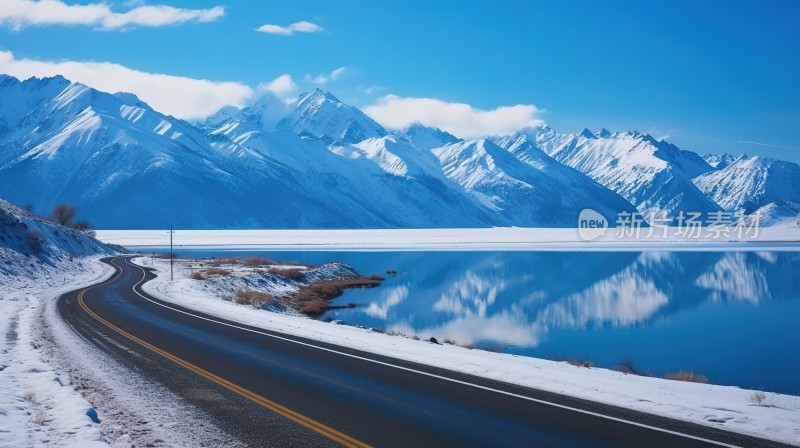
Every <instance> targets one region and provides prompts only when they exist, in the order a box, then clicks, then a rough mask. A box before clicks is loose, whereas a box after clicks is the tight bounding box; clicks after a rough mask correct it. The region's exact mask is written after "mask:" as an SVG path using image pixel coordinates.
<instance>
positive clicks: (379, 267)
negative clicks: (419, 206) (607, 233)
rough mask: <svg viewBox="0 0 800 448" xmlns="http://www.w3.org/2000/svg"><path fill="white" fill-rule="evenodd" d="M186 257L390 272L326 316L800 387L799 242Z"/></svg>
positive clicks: (599, 361) (602, 361)
mask: <svg viewBox="0 0 800 448" xmlns="http://www.w3.org/2000/svg"><path fill="white" fill-rule="evenodd" d="M179 254H180V255H181V256H194V257H224V256H247V255H253V254H259V255H264V256H266V257H268V258H272V259H279V260H294V261H299V262H303V263H322V262H326V261H340V262H344V263H347V264H350V265H351V266H353V267H355V268H356V269H357V270H358V271H359V272H361V273H362V274H371V273H378V274H381V275H385V276H386V281H385V282H384V283H383V285H382V286H381V287H378V288H376V289H365V290H352V291H348V292H346V293H345V294H344V295H343V296H342V297H340V298H339V299H337V300H336V302H335V304H341V305H346V304H348V303H355V304H357V305H358V306H357V307H355V308H350V309H338V310H333V311H330V312H328V313H327V314H325V315H324V316H323V317H322V318H323V319H325V318H328V317H330V318H333V319H338V320H342V321H346V322H350V323H354V324H361V325H364V326H367V327H378V328H383V329H385V330H394V331H399V332H402V333H404V334H407V335H418V336H419V337H421V338H425V339H427V338H429V337H431V336H433V337H436V338H437V339H438V340H439V341H440V342H441V341H442V340H443V339H445V338H448V339H451V340H453V341H455V342H457V343H459V344H472V345H474V346H476V347H484V348H488V349H493V350H502V351H504V352H508V353H514V354H519V355H528V356H536V357H541V358H548V359H564V358H575V359H588V360H590V361H592V362H593V363H594V364H595V365H597V366H601V367H614V366H615V365H617V364H618V363H620V362H623V361H630V362H631V363H632V364H633V366H634V368H635V369H637V371H640V372H649V373H651V374H654V375H664V374H665V373H668V372H674V371H692V372H695V373H699V374H703V375H706V376H707V377H708V378H709V379H710V381H711V382H713V383H717V384H728V385H738V386H742V387H747V388H756V389H763V390H767V391H775V392H783V393H792V394H800V348H798V341H800V251H799V252H792V251H779V252H653V251H647V252H555V251H541V252H486V251H481V252H460V251H436V252H414V251H411V252H324V251H319V252H314V251H291V252H276V251H229V250H225V251H223V250H200V249H197V250H193V249H192V250H180V251H179ZM387 269H392V270H395V271H397V274H396V275H394V276H388V275H386V274H385V271H386V270H387Z"/></svg>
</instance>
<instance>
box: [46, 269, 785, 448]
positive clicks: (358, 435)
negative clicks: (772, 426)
mask: <svg viewBox="0 0 800 448" xmlns="http://www.w3.org/2000/svg"><path fill="white" fill-rule="evenodd" d="M104 261H105V262H106V263H109V264H112V265H113V266H114V267H115V269H116V273H115V274H114V276H112V277H111V278H110V279H109V280H107V281H105V282H103V283H100V284H97V285H95V286H92V287H89V288H85V289H82V290H78V291H73V292H71V293H68V294H65V295H64V296H62V297H61V299H60V300H59V303H58V309H59V312H60V314H61V316H62V317H63V318H64V319H65V320H66V321H67V322H68V323H69V324H70V325H71V326H72V327H73V328H74V329H75V331H77V332H78V333H80V334H81V335H83V336H84V337H86V338H87V339H88V340H90V341H92V342H93V343H95V344H96V345H98V346H99V347H100V348H102V349H104V350H105V351H107V352H108V353H109V354H111V355H112V356H114V357H115V358H117V359H119V360H120V361H121V362H122V363H123V364H125V365H127V366H128V367H130V368H131V369H132V370H134V371H136V372H138V373H140V374H142V375H146V376H148V377H150V378H152V379H155V380H157V381H159V382H161V383H163V384H164V385H166V386H167V387H168V388H169V389H171V390H172V391H173V392H175V393H176V394H177V395H179V396H181V397H183V398H184V399H185V400H187V401H188V402H190V403H192V404H194V405H196V406H198V407H199V408H200V409H202V410H203V411H204V412H206V413H207V414H208V415H209V416H210V417H211V418H212V419H214V420H215V422H216V423H217V424H218V425H219V426H220V427H222V428H223V429H225V430H227V431H228V432H229V433H230V434H232V435H233V436H234V437H237V438H238V439H240V440H241V441H242V442H244V443H246V444H248V445H251V446H337V445H345V446H369V445H372V446H402V447H411V446H413V447H423V446H459V447H463V446H492V447H498V446H515V447H518V446H570V447H572V446H648V447H690V446H747V447H757V446H780V445H779V444H775V443H773V442H769V441H764V440H760V439H754V438H751V437H747V436H742V435H737V434H733V433H729V432H725V431H722V430H719V429H715V428H710V427H704V426H699V425H693V424H689V423H684V422H679V421H675V420H670V419H665V418H661V417H655V416H651V415H648V414H642V413H638V412H633V411H629V410H625V409H621V408H615V407H610V406H605V405H601V404H596V403H592V402H587V401H583V400H578V399H574V398H569V397H564V396H560V395H556V394H552V393H547V392H542V391H538V390H533V389H527V388H522V387H517V386H513V385H508V384H505V383H500V382H495V381H490V380H485V379H482V378H477V377H472V376H469V375H463V374H458V373H454V372H450V371H446V370H441V369H436V368H431V367H427V366H422V365H418V364H413V363H408V362H403V361H398V360H394V359H391V358H386V357H381V356H376V355H372V354H369V353H364V352H359V351H355V350H351V349H347V348H344V347H338V346H333V345H329V344H323V343H319V342H316V341H312V340H308V339H303V338H298V337H294V336H288V335H283V334H280V333H275V332H270V331H265V330H260V329H256V328H253V327H248V326H245V325H240V324H236V323H234V322H230V321H226V320H224V319H220V318H217V317H213V316H208V315H203V314H201V313H198V312H195V311H191V310H188V309H184V308H181V307H177V306H175V305H171V304H168V303H165V302H161V301H159V300H157V299H154V298H152V297H150V296H148V295H147V294H145V293H144V292H143V291H142V290H141V284H142V283H143V282H145V281H147V280H149V279H152V278H153V277H154V275H153V274H152V273H151V272H149V270H147V269H144V268H141V267H139V266H136V265H134V264H132V263H130V258H126V257H115V258H107V259H105V260H104Z"/></svg>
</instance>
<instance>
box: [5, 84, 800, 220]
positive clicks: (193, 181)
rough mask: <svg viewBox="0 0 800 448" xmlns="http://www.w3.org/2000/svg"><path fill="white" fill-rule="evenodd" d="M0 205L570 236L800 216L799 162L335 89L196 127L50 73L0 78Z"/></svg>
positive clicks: (92, 216) (107, 216)
mask: <svg viewBox="0 0 800 448" xmlns="http://www.w3.org/2000/svg"><path fill="white" fill-rule="evenodd" d="M0 196H2V197H4V198H5V199H7V200H9V201H12V202H15V203H18V204H32V205H34V206H35V207H36V209H37V210H38V211H41V212H45V211H46V210H50V208H52V207H53V206H54V205H55V204H57V203H69V204H74V205H75V206H77V207H78V209H79V210H80V214H81V216H82V217H83V218H84V219H88V220H90V221H92V222H93V223H94V224H95V226H97V227H98V228H106V229H148V228H166V227H169V226H175V227H178V228H425V227H491V226H520V227H574V226H575V225H576V223H577V216H578V214H579V213H580V211H581V210H582V209H584V208H591V209H594V210H596V211H598V212H600V213H601V214H603V215H604V216H606V217H607V218H609V219H610V220H611V221H612V224H613V221H614V219H615V218H616V215H617V213H619V212H623V211H625V212H634V211H637V210H638V211H639V212H642V213H649V212H666V213H668V214H669V215H670V216H676V215H677V214H678V213H679V212H681V211H685V212H701V213H710V212H719V211H733V210H738V209H745V210H746V211H747V212H748V213H752V212H759V213H763V214H764V215H765V217H766V218H767V220H768V222H766V223H767V224H777V223H780V222H785V221H786V220H796V217H797V215H798V213H799V212H800V167H798V165H796V164H794V163H790V162H784V161H779V160H774V159H769V158H763V157H754V158H748V157H746V156H742V157H734V156H730V155H727V154H721V155H715V156H707V157H705V158H703V157H700V156H699V155H697V154H696V153H694V152H691V151H686V150H682V149H680V148H678V147H676V146H675V145H672V144H670V143H668V142H666V141H663V140H657V139H655V138H653V137H652V136H650V135H648V134H641V133H639V132H614V133H612V132H609V131H607V130H605V129H603V130H601V131H599V132H591V131H589V130H588V129H584V130H583V131H582V132H579V133H577V134H560V133H558V132H556V131H555V130H553V129H551V128H550V127H548V126H546V125H544V126H540V127H535V128H524V129H519V130H517V131H514V132H512V133H510V134H507V135H500V136H487V137H484V138H478V139H462V138H459V137H458V136H454V135H452V134H449V133H447V132H444V131H442V130H439V129H435V128H431V127H427V126H423V125H421V124H414V125H411V126H409V127H407V128H406V129H401V130H388V129H385V128H384V127H383V126H381V125H380V124H378V123H377V122H375V121H374V120H372V119H371V118H370V117H368V116H367V115H366V114H364V113H363V112H362V111H361V110H359V109H358V108H357V107H354V106H351V105H347V104H344V103H342V102H341V101H340V100H339V99H337V98H336V97H335V96H334V95H332V94H331V93H330V92H324V91H322V90H319V89H317V90H313V91H310V92H306V93H304V94H302V95H300V96H299V97H298V98H297V99H296V100H295V101H293V102H291V103H288V104H287V103H284V102H282V101H280V100H278V99H277V98H276V97H274V96H272V95H270V94H265V95H263V96H261V97H259V98H258V99H256V100H255V101H254V102H252V103H251V104H250V105H248V106H246V107H244V108H241V109H240V108H236V107H232V106H226V107H224V108H222V109H221V110H220V111H218V112H217V113H216V114H214V115H212V116H211V117H209V118H207V119H206V120H204V121H202V122H196V123H189V122H186V121H182V120H179V119H176V118H174V117H171V116H168V115H165V114H162V113H160V112H158V111H156V110H154V109H153V108H151V107H150V106H148V105H147V104H146V103H144V102H143V101H141V100H139V99H138V98H137V97H136V96H134V95H132V94H129V93H115V94H111V93H105V92H101V91H98V90H96V89H93V88H91V87H88V86H85V85H83V84H80V83H74V82H70V81H69V80H67V79H65V78H63V77H61V76H56V77H52V78H43V79H39V78H30V79H28V80H25V81H20V80H18V79H16V78H13V77H11V76H6V75H0Z"/></svg>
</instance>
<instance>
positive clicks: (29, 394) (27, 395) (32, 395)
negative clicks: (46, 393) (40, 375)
mask: <svg viewBox="0 0 800 448" xmlns="http://www.w3.org/2000/svg"><path fill="white" fill-rule="evenodd" d="M22 399H23V400H25V401H27V402H28V403H35V402H36V394H35V393H33V392H25V395H23V396H22Z"/></svg>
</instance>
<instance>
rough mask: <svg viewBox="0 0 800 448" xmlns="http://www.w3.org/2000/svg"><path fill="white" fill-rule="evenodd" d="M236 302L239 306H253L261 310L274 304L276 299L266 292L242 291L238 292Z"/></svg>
mask: <svg viewBox="0 0 800 448" xmlns="http://www.w3.org/2000/svg"><path fill="white" fill-rule="evenodd" d="M235 300H236V303H238V304H239V305H252V306H254V307H256V308H261V307H262V306H264V305H266V304H268V303H270V302H272V301H273V300H274V297H272V294H267V293H265V292H260V291H253V290H245V289H240V290H238V291H236V299H235Z"/></svg>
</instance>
